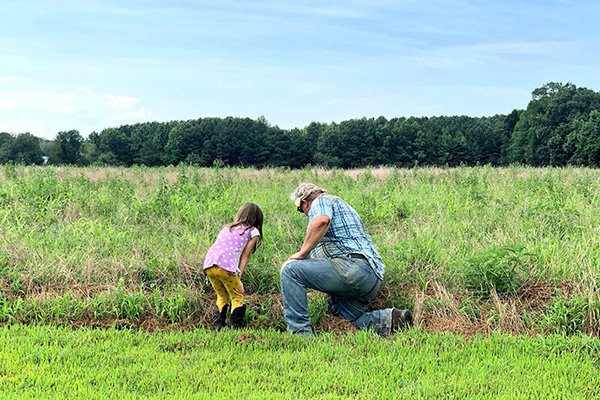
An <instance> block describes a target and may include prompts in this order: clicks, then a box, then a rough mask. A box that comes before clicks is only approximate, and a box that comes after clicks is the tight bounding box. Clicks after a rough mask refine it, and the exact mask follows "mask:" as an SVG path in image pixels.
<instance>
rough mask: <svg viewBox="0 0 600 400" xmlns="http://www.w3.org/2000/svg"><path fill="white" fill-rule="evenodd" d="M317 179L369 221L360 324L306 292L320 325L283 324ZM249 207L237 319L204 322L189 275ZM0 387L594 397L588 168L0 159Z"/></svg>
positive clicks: (598, 294) (593, 176)
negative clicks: (368, 269)
mask: <svg viewBox="0 0 600 400" xmlns="http://www.w3.org/2000/svg"><path fill="white" fill-rule="evenodd" d="M306 181H309V182H313V183H316V184H318V185H320V186H322V187H325V188H326V189H327V190H328V191H329V193H332V194H334V195H339V196H341V197H343V198H344V199H346V200H347V201H348V202H349V203H350V204H351V205H352V206H354V208H355V209H356V210H357V211H358V212H359V214H360V215H361V216H362V217H363V220H364V222H365V224H366V225H367V227H368V229H369V231H370V233H371V236H372V237H373V241H374V242H375V244H376V247H377V248H378V250H379V251H380V253H381V255H382V257H383V259H384V262H385V264H386V266H387V269H386V275H385V279H384V283H383V285H382V288H381V290H380V293H379V294H378V296H377V297H376V298H375V300H374V301H373V304H372V305H371V307H372V308H380V307H386V306H392V305H393V306H397V307H402V308H409V309H411V310H412V311H413V313H414V316H415V318H414V325H415V326H414V327H413V328H412V329H409V330H407V331H405V332H403V333H399V334H396V335H393V336H392V337H389V338H380V337H377V336H375V335H373V334H372V333H370V332H359V333H356V332H353V331H352V329H351V327H348V324H344V323H341V322H340V320H337V319H335V318H334V317H332V316H330V315H328V314H327V307H326V299H325V297H324V296H323V295H322V294H320V293H316V292H312V293H309V306H310V309H311V317H312V318H313V322H314V324H315V326H316V328H317V330H318V331H319V332H321V334H320V335H318V336H317V337H314V338H311V339H309V340H305V339H302V338H298V337H294V336H292V335H289V334H286V333H283V332H282V331H283V330H284V329H285V323H284V321H283V316H282V307H281V295H280V292H279V268H280V266H281V264H282V263H283V262H284V261H285V260H286V259H287V257H288V256H289V255H290V254H293V253H294V252H295V251H296V250H297V249H298V248H299V246H300V244H301V241H302V240H303V237H304V232H305V228H306V226H305V224H306V219H305V217H304V216H303V215H301V214H299V213H297V212H296V211H295V208H294V206H293V204H292V203H291V201H290V200H289V199H288V195H289V193H290V192H291V191H293V189H294V188H295V187H296V185H297V184H298V183H299V182H306ZM246 201H252V202H255V203H257V204H259V205H260V206H261V207H262V209H263V211H264V213H265V226H264V237H265V238H264V239H265V240H264V243H263V246H262V247H261V248H260V249H259V251H258V252H257V253H256V254H255V255H254V256H253V257H252V258H251V260H250V263H249V266H248V269H247V272H246V274H245V275H244V281H245V282H244V285H245V287H246V291H247V293H248V296H246V299H245V300H246V302H247V304H248V306H249V307H248V313H247V318H246V322H247V324H248V326H249V328H250V329H248V330H244V331H230V330H224V331H221V332H219V333H217V332H215V331H213V330H211V329H210V327H209V325H210V324H209V323H208V321H209V319H210V312H211V311H210V310H211V308H212V304H213V302H214V300H215V296H214V293H213V292H212V289H211V288H210V286H209V285H206V282H205V278H204V275H203V274H202V271H201V265H202V260H203V256H204V254H205V252H206V250H207V249H208V247H209V246H210V245H211V244H212V241H213V240H214V239H215V237H216V235H217V233H218V231H219V229H220V228H221V226H222V225H224V224H226V223H228V222H230V221H231V220H232V218H233V216H234V215H235V212H236V210H237V209H238V208H239V206H240V205H241V204H243V203H244V202H246ZM0 257H1V258H0V399H3V398H6V399H12V398H23V399H28V398H31V399H34V398H35V399H40V398H99V399H101V398H123V399H127V398H165V397H167V398H248V399H252V398H261V399H262V398H277V399H279V398H324V399H338V398H340V399H341V398H349V397H351V398H360V399H371V398H372V399H381V398H384V399H385V398H390V399H396V398H411V399H412V398H443V399H449V398H461V399H462V398H582V399H583V398H598V397H599V396H600V389H599V387H600V385H599V383H600V382H599V378H598V377H599V376H600V374H599V371H598V370H599V368H600V364H599V360H600V342H599V341H598V336H599V325H598V321H599V318H600V289H599V285H598V282H599V279H598V278H599V268H598V265H600V263H599V261H600V171H597V170H591V169H570V168H569V169H532V168H517V167H515V168H505V169H499V168H488V167H479V168H456V169H433V168H425V169H420V168H416V169H409V170H397V169H387V168H380V169H371V170H361V171H342V170H322V169H316V168H307V169H303V170H297V171H289V170H284V169H266V170H261V171H256V170H251V169H229V168H214V169H200V168H193V167H177V168H161V169H147V168H130V169H117V168H85V169H84V168H55V167H44V168H25V167H19V166H3V167H0Z"/></svg>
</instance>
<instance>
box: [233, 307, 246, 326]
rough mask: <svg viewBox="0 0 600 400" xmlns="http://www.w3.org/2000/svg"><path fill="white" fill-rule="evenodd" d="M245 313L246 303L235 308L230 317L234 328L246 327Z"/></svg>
mask: <svg viewBox="0 0 600 400" xmlns="http://www.w3.org/2000/svg"><path fill="white" fill-rule="evenodd" d="M244 315H246V305H245V304H244V305H243V306H241V307H237V308H234V309H233V311H232V312H231V316H230V317H229V326H230V327H232V328H233V329H240V328H243V327H244Z"/></svg>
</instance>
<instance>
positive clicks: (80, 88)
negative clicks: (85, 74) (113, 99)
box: [77, 87, 97, 97]
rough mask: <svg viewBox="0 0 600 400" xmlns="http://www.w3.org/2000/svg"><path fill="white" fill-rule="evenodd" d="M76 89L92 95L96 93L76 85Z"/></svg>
mask: <svg viewBox="0 0 600 400" xmlns="http://www.w3.org/2000/svg"><path fill="white" fill-rule="evenodd" d="M77 90H81V91H82V92H84V93H86V94H88V95H90V96H92V97H96V96H97V94H96V93H94V92H92V91H91V90H90V89H88V88H86V87H78V88H77Z"/></svg>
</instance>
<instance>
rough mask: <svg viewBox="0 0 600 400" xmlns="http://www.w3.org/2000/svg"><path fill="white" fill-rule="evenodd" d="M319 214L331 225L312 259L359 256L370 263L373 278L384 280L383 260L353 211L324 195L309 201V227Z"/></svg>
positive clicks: (341, 200) (342, 202) (331, 197)
mask: <svg viewBox="0 0 600 400" xmlns="http://www.w3.org/2000/svg"><path fill="white" fill-rule="evenodd" d="M319 215H327V216H328V217H329V218H330V219H331V225H330V226H329V229H328V230H327V233H325V236H324V237H323V239H322V240H321V242H320V243H319V244H317V247H315V248H314V249H313V251H312V252H311V256H312V257H327V258H336V257H346V256H347V255H348V254H362V255H364V256H365V257H366V258H367V260H368V261H369V265H371V268H373V272H375V275H377V277H378V278H379V279H383V274H384V272H385V265H384V264H383V260H382V259H381V256H380V255H379V253H377V250H375V247H374V246H373V242H372V241H371V236H369V233H368V232H367V229H366V228H365V225H364V224H363V222H362V220H361V219H360V216H359V215H358V213H357V212H356V211H355V210H354V208H352V207H351V206H350V205H349V204H348V203H346V202H345V201H344V200H343V199H341V198H339V197H336V196H332V195H330V194H327V193H323V194H322V195H320V196H319V197H317V198H316V199H315V200H314V201H313V202H312V205H311V207H310V210H309V212H308V225H309V226H310V223H311V222H312V220H313V219H314V218H315V217H317V216H319ZM307 230H308V228H307Z"/></svg>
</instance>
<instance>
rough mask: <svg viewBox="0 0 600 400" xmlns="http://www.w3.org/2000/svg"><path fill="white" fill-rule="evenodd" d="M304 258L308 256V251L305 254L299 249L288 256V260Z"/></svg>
mask: <svg viewBox="0 0 600 400" xmlns="http://www.w3.org/2000/svg"><path fill="white" fill-rule="evenodd" d="M306 258H310V253H308V254H307V253H304V252H302V251H299V252H297V253H294V254H292V255H291V256H289V257H288V260H304V259H306Z"/></svg>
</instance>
